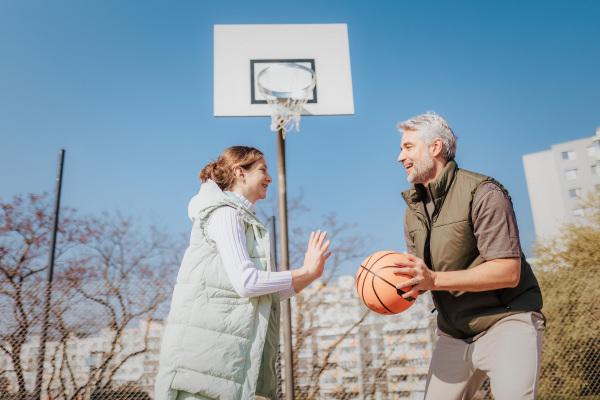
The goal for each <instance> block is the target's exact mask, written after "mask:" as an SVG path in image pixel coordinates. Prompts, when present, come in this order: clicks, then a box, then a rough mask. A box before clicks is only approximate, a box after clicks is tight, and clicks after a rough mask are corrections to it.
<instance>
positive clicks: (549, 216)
mask: <svg viewBox="0 0 600 400" xmlns="http://www.w3.org/2000/svg"><path fill="white" fill-rule="evenodd" d="M523 165H524V168H525V177H526V179H527V189H528V192H529V201H530V203H531V211H532V214H533V223H534V227H535V233H536V236H537V237H538V238H543V237H551V236H555V235H557V234H558V233H560V232H559V226H560V224H561V223H563V222H567V221H576V220H581V219H582V218H585V215H584V210H583V208H582V206H581V202H580V199H581V197H582V196H585V195H586V193H587V192H600V127H598V128H596V135H595V136H592V137H587V138H584V139H579V140H573V141H570V142H564V143H557V144H555V145H553V146H552V147H551V148H550V150H545V151H541V152H538V153H533V154H526V155H524V156H523Z"/></svg>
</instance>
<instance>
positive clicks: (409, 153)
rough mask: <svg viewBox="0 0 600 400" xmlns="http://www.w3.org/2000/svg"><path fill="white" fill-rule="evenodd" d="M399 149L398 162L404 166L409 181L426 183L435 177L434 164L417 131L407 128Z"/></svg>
mask: <svg viewBox="0 0 600 400" xmlns="http://www.w3.org/2000/svg"><path fill="white" fill-rule="evenodd" d="M400 148H401V151H400V155H399V156H398V162H401V163H402V165H403V166H404V168H406V175H407V179H408V181H409V182H410V183H426V182H429V181H431V180H433V179H435V164H434V162H433V156H432V155H431V153H430V151H429V150H430V146H427V145H426V144H425V143H424V142H423V141H422V140H421V139H420V138H419V134H418V133H417V131H411V130H407V131H405V132H404V134H403V135H402V144H401V145H400Z"/></svg>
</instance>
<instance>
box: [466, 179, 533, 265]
mask: <svg viewBox="0 0 600 400" xmlns="http://www.w3.org/2000/svg"><path fill="white" fill-rule="evenodd" d="M471 217H472V219H473V227H474V233H475V238H476V239H477V247H478V249H479V253H480V254H481V256H482V257H483V259H484V260H486V261H488V260H493V259H496V258H520V257H521V255H522V254H523V252H522V250H521V243H520V241H519V228H518V226H517V218H516V216H515V212H514V210H513V207H512V203H511V201H510V199H509V198H508V197H507V196H506V195H505V194H504V192H503V191H502V189H500V187H498V185H496V184H495V183H493V182H486V183H483V184H481V185H480V186H479V188H478V189H477V192H476V193H475V198H474V199H473V207H472V209H471Z"/></svg>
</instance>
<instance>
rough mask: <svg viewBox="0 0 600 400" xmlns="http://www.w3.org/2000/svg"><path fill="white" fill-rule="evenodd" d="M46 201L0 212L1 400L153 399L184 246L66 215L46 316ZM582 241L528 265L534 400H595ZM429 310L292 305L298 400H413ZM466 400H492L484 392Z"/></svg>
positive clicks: (110, 222)
mask: <svg viewBox="0 0 600 400" xmlns="http://www.w3.org/2000/svg"><path fill="white" fill-rule="evenodd" d="M47 200H48V198H44V197H43V196H42V197H36V196H32V197H30V198H28V199H19V198H17V199H14V200H13V201H12V202H11V203H3V204H0V205H1V206H2V211H3V213H2V214H1V215H0V316H1V318H0V399H1V400H4V399H6V400H16V399H19V400H32V399H35V400H50V399H54V400H59V399H60V400H108V399H111V400H113V399H116V400H151V399H153V386H154V379H155V376H156V373H157V371H158V359H159V353H160V344H161V341H162V336H163V332H164V328H165V325H164V320H165V318H166V316H167V313H168V308H169V302H170V298H171V294H172V290H173V284H174V280H175V275H176V272H177V269H178V266H179V263H180V257H181V255H182V254H183V250H184V247H182V246H185V244H186V242H187V240H185V239H181V238H178V237H177V238H169V237H167V236H165V235H163V234H161V232H160V230H156V229H152V228H144V229H140V228H139V226H138V225H136V224H135V223H132V221H130V220H127V219H124V218H122V217H120V216H118V215H117V216H115V215H112V216H110V215H106V216H103V217H101V218H98V219H94V218H76V216H75V215H73V214H72V213H70V212H69V211H68V210H66V211H65V212H63V213H62V214H61V215H63V222H62V223H61V227H60V231H59V240H58V242H57V258H56V259H57V265H56V271H55V279H54V281H53V283H52V287H51V296H50V299H51V301H50V303H49V307H48V305H47V303H46V293H47V292H46V290H47V287H48V286H47V285H48V283H47V281H46V279H45V276H46V272H47V257H48V246H49V239H48V238H49V232H50V229H51V227H50V223H49V221H51V218H49V216H48V212H47V211H48V209H50V207H49V202H48V201H47ZM581 232H584V231H583V230H582V228H581V227H576V228H573V234H576V233H577V234H578V233H581ZM595 232H596V233H595V234H596V235H598V233H597V231H595ZM584 233H585V235H584V237H583V239H582V238H577V239H576V240H575V241H574V243H575V245H577V246H580V247H581V246H582V245H585V246H584V248H580V247H575V248H574V250H572V249H570V247H568V246H566V245H563V246H562V247H565V248H567V250H568V251H567V253H568V254H567V257H566V258H565V259H563V260H562V261H561V260H560V259H547V258H543V259H542V258H541V259H540V260H539V261H538V262H536V263H535V264H536V267H535V272H536V275H537V277H538V280H539V282H540V286H541V288H542V292H543V295H544V309H543V312H544V314H545V315H546V317H547V318H548V326H547V329H546V331H545V332H544V347H543V354H542V365H541V371H542V372H541V379H540V390H539V398H540V399H544V400H576V399H578V400H592V399H596V400H600V308H599V302H598V300H597V293H598V290H597V282H598V280H599V278H598V277H599V276H600V275H599V273H600V267H599V264H600V262H599V261H598V243H600V242H599V241H598V240H596V239H592V240H587V239H585V238H595V237H597V236H593V234H592V233H593V232H592V233H589V232H584ZM586 240H587V241H586ZM342 242H343V243H346V242H347V243H354V242H351V241H342ZM351 247H352V248H355V247H356V246H355V245H354V244H352V246H351ZM558 247H559V246H557V245H556V244H553V245H552V246H551V247H548V248H542V249H541V250H542V251H541V252H542V253H544V254H549V252H550V251H551V250H552V249H556V248H558ZM586 252H587V253H586ZM338 254H348V255H352V256H354V254H353V253H350V252H349V251H348V250H347V251H346V253H344V252H343V251H338ZM582 254H591V256H589V257H587V258H581V255H582ZM573 257H579V258H580V259H581V261H578V262H576V263H573V262H571V261H572V258H573ZM557 260H558V261H557ZM431 308H432V305H431V304H429V302H428V295H424V296H421V297H420V298H419V299H418V300H417V302H416V303H415V305H414V306H413V307H411V308H410V309H409V310H408V311H407V312H404V313H402V314H400V315H397V316H380V315H376V314H374V313H372V312H371V313H369V312H368V310H367V309H366V307H364V305H362V304H361V303H360V300H359V299H358V296H357V294H356V291H355V289H354V278H353V277H351V276H345V277H341V278H340V279H338V280H337V282H335V283H334V282H324V283H322V284H320V285H313V286H312V287H311V288H310V289H308V290H306V291H304V292H302V294H301V295H299V296H296V297H295V298H294V299H293V306H292V318H293V332H294V343H293V346H294V362H295V365H294V377H295V393H296V399H365V400H366V399H374V400H375V399H378V400H379V399H381V400H383V399H411V400H412V399H420V398H422V396H423V392H424V385H425V380H426V374H427V367H428V364H429V359H430V357H431V353H432V351H433V348H434V346H435V340H436V337H435V334H434V330H435V324H434V323H433V322H434V318H435V315H434V314H431V313H430V310H431ZM46 313H48V316H49V318H48V326H47V335H46V336H42V332H43V329H42V321H44V319H45V318H44V316H45V315H46ZM42 348H45V352H44V354H43V357H42V358H41V357H40V356H41V349H42ZM283 367H284V368H285V365H283ZM282 375H283V374H281V375H280V376H282ZM284 384H285V382H282V385H284ZM282 393H283V392H282V391H281V390H280V391H279V396H280V398H282V397H283V396H282ZM478 397H479V398H482V399H485V398H492V397H491V394H490V393H489V385H488V384H484V385H483V386H482V389H481V390H480V392H479V394H478Z"/></svg>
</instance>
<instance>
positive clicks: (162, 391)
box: [155, 180, 279, 400]
mask: <svg viewBox="0 0 600 400" xmlns="http://www.w3.org/2000/svg"><path fill="white" fill-rule="evenodd" d="M219 207H233V208H236V209H237V213H238V215H239V216H240V217H241V219H242V221H243V222H244V226H245V230H246V249H247V250H248V254H249V255H250V259H251V260H252V262H253V263H254V266H255V267H256V268H257V269H259V270H267V271H271V270H275V265H274V262H273V259H272V256H271V249H270V239H269V233H268V231H267V229H266V228H265V227H264V226H263V225H262V224H261V222H260V221H259V219H258V218H257V217H256V216H255V215H254V214H253V213H252V212H251V211H250V210H249V209H248V208H247V207H246V206H245V205H244V204H243V203H242V202H241V201H240V200H239V199H238V198H237V197H236V196H235V195H233V194H227V192H225V193H224V192H222V191H221V189H220V188H219V187H218V186H217V184H216V183H214V182H212V181H210V180H209V181H207V182H206V183H204V184H202V186H201V188H200V193H199V194H198V195H197V196H196V197H195V198H194V199H193V200H192V202H190V217H191V218H192V221H193V222H194V226H193V228H192V234H191V238H190V246H189V247H188V249H187V251H186V252H185V255H184V257H183V261H182V263H181V267H180V269H179V274H178V276H177V284H176V285H175V289H174V291H173V299H172V302H171V311H170V313H169V318H168V322H167V327H166V329H165V335H164V338H163V345H162V348H161V355H160V368H159V373H158V375H157V378H156V387H155V400H175V397H176V395H177V391H178V390H182V391H186V392H189V393H196V394H199V395H200V396H204V397H206V398H209V399H222V400H226V399H227V400H246V399H254V396H255V394H258V395H260V396H263V397H267V398H271V399H275V395H276V386H277V378H276V374H275V358H276V357H277V349H278V347H279V295H278V294H277V293H275V294H270V295H264V296H258V297H252V298H241V297H240V296H239V295H238V294H237V292H236V291H235V290H234V288H233V286H232V285H231V283H230V281H229V278H228V277H227V273H226V271H225V269H224V267H223V264H222V260H221V256H220V254H219V252H218V249H217V247H216V244H215V243H214V242H212V241H211V240H210V238H209V237H208V235H207V232H206V228H207V226H208V221H209V219H210V217H211V216H212V214H213V212H214V211H215V210H216V209H217V208H219Z"/></svg>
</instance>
